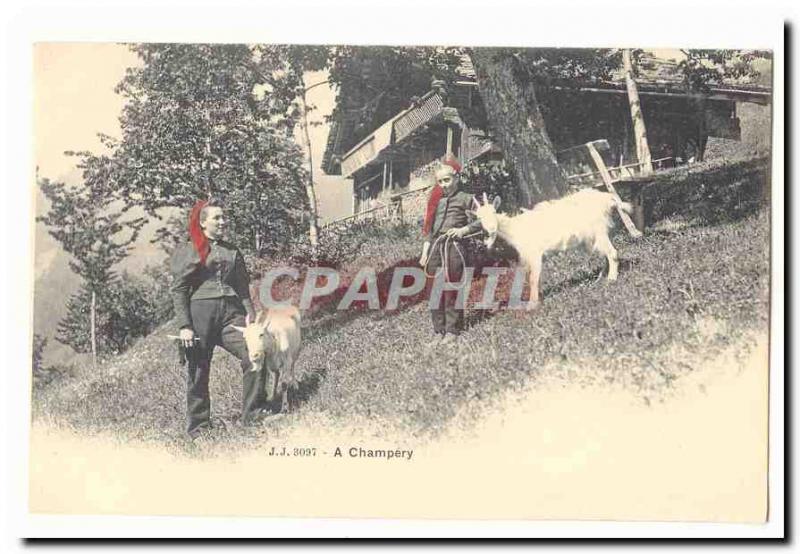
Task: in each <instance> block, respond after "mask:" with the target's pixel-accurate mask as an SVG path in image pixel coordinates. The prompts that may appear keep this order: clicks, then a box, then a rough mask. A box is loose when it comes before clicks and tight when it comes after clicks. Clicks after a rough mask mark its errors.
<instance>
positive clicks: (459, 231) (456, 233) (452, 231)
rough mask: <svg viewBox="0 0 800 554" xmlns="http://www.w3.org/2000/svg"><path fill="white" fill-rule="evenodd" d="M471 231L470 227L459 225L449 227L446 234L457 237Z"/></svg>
mask: <svg viewBox="0 0 800 554" xmlns="http://www.w3.org/2000/svg"><path fill="white" fill-rule="evenodd" d="M467 233H469V227H467V226H464V227H459V228H458V229H448V230H447V231H446V232H445V236H447V237H455V238H459V239H460V238H462V237H463V236H464V235H466V234H467Z"/></svg>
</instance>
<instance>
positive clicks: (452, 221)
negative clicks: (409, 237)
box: [427, 189, 481, 241]
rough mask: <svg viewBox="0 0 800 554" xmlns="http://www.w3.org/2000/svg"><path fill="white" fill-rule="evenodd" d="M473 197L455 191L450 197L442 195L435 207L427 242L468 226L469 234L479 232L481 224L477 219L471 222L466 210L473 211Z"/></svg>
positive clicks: (457, 190)
mask: <svg viewBox="0 0 800 554" xmlns="http://www.w3.org/2000/svg"><path fill="white" fill-rule="evenodd" d="M473 198H474V197H473V196H472V195H471V194H470V193H468V192H464V191H462V190H459V189H456V190H455V191H454V192H452V193H451V194H450V195H446V194H444V195H442V198H441V200H439V204H438V205H437V206H436V213H435V214H434V216H433V225H431V231H430V234H429V235H428V236H427V239H428V240H431V241H432V240H434V239H435V238H436V237H437V236H439V235H441V234H442V233H444V232H446V231H448V230H449V229H454V228H455V229H457V228H459V227H463V226H465V225H469V232H470V233H474V232H477V231H480V230H481V222H480V221H478V220H477V219H475V220H472V219H471V218H470V217H469V216H468V215H467V210H471V209H473V206H472V199H473Z"/></svg>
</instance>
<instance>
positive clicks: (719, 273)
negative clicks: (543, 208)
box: [34, 164, 770, 443]
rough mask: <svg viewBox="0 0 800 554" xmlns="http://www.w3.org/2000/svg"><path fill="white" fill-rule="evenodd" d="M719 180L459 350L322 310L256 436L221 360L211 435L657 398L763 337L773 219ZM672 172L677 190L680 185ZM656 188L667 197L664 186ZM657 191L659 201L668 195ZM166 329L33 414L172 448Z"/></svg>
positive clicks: (411, 318)
mask: <svg viewBox="0 0 800 554" xmlns="http://www.w3.org/2000/svg"><path fill="white" fill-rule="evenodd" d="M720 167H722V169H719V167H718V168H717V170H718V174H719V175H718V177H719V178H718V179H717V181H719V182H722V183H723V185H724V188H723V185H720V186H716V185H714V183H715V182H716V181H715V178H711V177H708V176H706V177H703V179H704V181H703V183H704V184H703V186H702V187H700V186H697V187H695V188H693V189H692V190H695V189H696V190H697V194H701V195H703V196H704V197H708V198H710V199H711V200H709V203H710V205H713V209H708V210H705V209H700V207H699V204H691V203H690V202H686V200H687V198H686V197H685V196H684V197H682V198H683V201H684V204H683V205H685V206H687V207H689V208H691V209H687V210H684V211H685V212H686V213H685V214H681V213H680V212H681V210H679V209H674V207H673V208H672V209H668V206H665V205H660V204H658V203H655V205H654V206H653V213H654V214H656V215H657V216H658V219H659V221H657V222H656V224H655V225H654V226H653V227H652V228H651V229H650V230H649V231H648V233H647V234H646V235H645V237H644V238H642V239H639V240H635V241H634V240H631V239H630V238H628V237H627V236H626V235H623V234H617V235H616V236H615V237H614V239H613V240H614V243H615V244H616V245H617V247H618V249H619V252H620V259H621V263H620V278H619V280H618V281H617V282H616V283H614V284H606V283H605V281H604V280H597V277H598V276H599V275H600V274H601V272H602V270H603V265H604V262H603V260H602V259H600V258H599V257H597V256H589V255H587V254H585V253H583V252H580V251H576V252H569V253H566V254H557V255H553V256H550V257H548V258H546V260H545V264H544V270H543V277H542V291H543V303H542V306H541V308H539V309H538V310H536V311H534V312H512V311H501V312H498V313H496V314H488V313H482V312H477V311H471V312H470V314H469V319H470V320H471V322H472V326H471V327H470V328H469V329H468V330H467V331H466V332H465V333H464V335H463V337H462V340H461V341H459V343H458V344H453V345H448V346H446V347H443V348H438V349H437V348H432V347H431V346H430V339H431V338H432V333H431V325H430V318H429V314H428V312H427V310H426V306H425V304H424V302H415V301H412V302H409V303H406V304H405V305H403V306H401V309H399V310H398V311H395V312H385V311H355V312H354V311H348V312H331V313H326V314H325V315H324V316H321V314H322V312H318V313H317V316H316V317H311V318H309V320H308V321H307V322H306V324H305V329H304V333H305V344H304V349H303V352H302V353H301V356H300V359H299V361H298V368H299V370H300V372H301V373H302V375H303V378H302V386H301V398H302V401H301V407H300V409H299V410H298V412H297V413H294V414H290V415H289V416H280V417H276V418H273V419H272V420H271V421H269V422H268V423H267V424H266V425H265V426H264V427H262V428H258V429H243V428H241V427H239V426H238V425H236V423H235V422H236V419H237V418H238V413H239V409H240V408H239V406H240V395H241V384H240V377H239V371H240V370H239V368H238V363H236V361H235V360H234V359H233V358H232V357H231V356H229V355H227V354H226V353H224V352H223V351H221V350H219V351H218V352H217V353H216V354H215V361H214V368H213V372H212V383H211V386H212V409H213V412H214V415H215V421H216V422H217V428H218V431H217V435H216V436H217V438H218V439H220V440H223V441H225V442H230V440H236V441H249V440H255V441H259V440H263V439H264V438H265V437H274V436H275V434H276V433H280V432H281V429H282V428H283V429H285V428H287V427H288V426H291V425H292V421H293V420H294V419H296V418H302V417H309V416H320V417H323V416H324V418H325V420H326V421H327V422H328V423H329V424H330V425H337V422H338V423H341V424H352V423H353V421H366V422H370V423H372V424H374V425H375V426H376V427H381V426H385V427H387V428H388V427H401V428H403V429H404V430H406V431H408V432H411V433H415V434H417V435H419V436H435V435H436V434H437V433H439V432H441V431H443V430H444V429H445V428H446V426H447V424H448V422H449V421H451V420H452V418H453V416H454V415H455V414H456V413H458V412H462V413H463V412H464V409H468V408H469V407H470V406H474V408H475V415H476V416H479V415H480V409H481V406H482V405H483V404H482V402H483V401H486V400H490V399H491V398H492V397H493V396H495V395H497V394H499V393H501V392H502V391H505V390H508V389H509V388H515V387H521V386H525V387H530V386H534V387H535V386H536V382H537V380H539V379H545V378H546V379H548V380H550V381H552V379H557V380H558V379H561V380H564V381H565V382H570V383H573V384H576V385H584V384H585V385H600V386H605V385H608V384H613V385H614V386H622V387H623V388H624V389H625V390H627V391H629V393H630V394H631V395H633V396H634V397H635V398H639V399H641V401H642V402H644V403H645V404H648V403H651V402H658V401H665V400H666V399H668V398H669V396H670V394H671V390H672V389H673V387H674V384H675V383H676V381H679V380H680V379H682V378H683V377H684V376H686V375H688V374H691V373H692V372H694V371H696V369H697V368H698V367H700V365H702V362H703V360H705V359H708V358H709V357H713V356H714V355H715V354H716V353H718V352H719V351H721V350H722V349H724V348H726V347H728V346H730V345H731V344H734V343H736V342H737V341H738V340H739V339H740V338H742V337H743V336H744V335H745V334H751V333H752V332H756V333H757V334H758V335H759V336H762V335H765V334H766V332H767V329H768V315H769V310H768V306H769V232H770V229H769V212H768V210H767V209H766V208H760V209H756V208H755V203H752V202H746V201H747V200H748V199H753V198H757V197H758V194H759V193H758V191H760V190H761V188H762V185H763V183H762V182H759V181H760V180H761V179H762V178H763V171H762V172H756V173H755V174H754V173H753V172H749V173H748V172H747V171H744V172H742V171H739V170H737V171H739V174H741V175H744V177H742V179H740V181H741V182H739V181H736V180H735V179H733V180H731V178H730V172H731V171H732V169H731V168H732V167H733V166H731V164H723V166H720ZM747 167H750V166H747ZM712 169H713V168H712ZM739 169H741V168H739ZM712 173H713V172H712ZM712 173H708V174H707V175H711V174H712ZM679 174H680V175H682V177H680V179H683V181H682V183H683V184H685V181H686V179H687V177H686V175H687V173H686V172H685V171H684V172H683V173H680V172H679ZM698 175H700V173H698V172H693V173H691V174H690V175H689V180H691V179H698V178H699V177H698ZM714 175H717V174H714ZM753 175H756V176H757V177H758V176H760V177H758V178H756V177H754V176H753ZM657 185H658V187H662V186H666V185H665V181H663V180H662V182H661V183H659V184H657ZM659 190H660V192H661V194H659V197H668V196H669V195H668V194H665V193H664V191H663V189H659ZM709 191H711V192H714V191H717V192H722V195H721V196H720V195H716V194H709ZM748 191H749V192H748ZM720 197H724V198H727V199H729V202H734V203H735V205H736V206H738V207H739V208H740V209H733V207H731V206H732V205H731V206H729V208H730V209H725V213H727V214H729V215H731V216H732V217H729V218H727V219H721V218H720V209H721V208H720V206H723V207H724V206H725V204H724V203H723V204H721V203H720ZM704 216H707V217H706V218H705V219H703V217H704ZM418 247H419V237H418V235H417V234H416V231H410V230H408V229H402V230H400V232H398V233H397V234H396V235H394V236H391V237H389V236H380V237H376V238H375V240H374V241H373V242H372V243H370V244H368V245H367V247H366V248H364V249H363V252H364V254H363V256H362V257H361V258H359V259H357V260H355V261H354V262H353V263H352V264H350V267H349V270H350V272H351V273H352V272H353V270H354V269H355V268H357V267H361V266H363V265H369V264H374V263H375V262H376V260H378V259H383V260H385V261H384V262H383V263H384V265H393V264H392V263H391V262H395V263H396V262H397V260H405V262H404V264H411V263H413V259H414V256H415V255H416V254H417V251H418ZM377 252H380V253H381V256H376V253H377ZM419 300H421V299H419ZM172 331H173V329H172V327H171V326H169V325H167V326H164V327H163V328H161V329H159V330H158V331H157V332H155V333H154V334H152V335H151V336H149V337H147V338H146V339H143V340H141V341H140V342H139V343H137V344H136V345H135V346H134V347H133V348H132V349H131V350H129V351H128V352H126V353H125V354H124V355H123V356H120V357H119V358H117V359H115V360H113V361H111V362H110V363H108V364H106V365H104V366H103V367H101V368H99V369H98V371H97V372H96V373H92V372H91V370H90V369H88V368H87V369H84V370H83V371H84V372H83V373H82V374H81V375H79V376H78V377H77V378H76V379H74V380H73V381H71V382H66V383H61V384H59V385H58V386H57V387H51V388H50V389H49V390H47V391H45V392H44V393H43V394H41V396H38V397H37V398H36V399H35V400H36V401H35V403H34V408H35V416H36V417H38V418H41V419H43V420H45V421H46V422H50V423H57V424H66V425H69V426H74V427H77V428H80V429H84V430H111V431H114V432H115V433H119V434H121V435H123V436H126V437H137V438H142V439H148V440H149V439H158V440H164V441H166V442H170V443H171V442H176V441H181V440H182V431H183V418H184V402H185V399H184V384H183V371H184V370H183V368H182V367H181V366H179V365H178V363H177V353H176V351H175V346H174V344H172V343H171V341H169V340H167V339H166V337H165V335H166V334H167V333H168V332H172ZM576 368H581V369H576Z"/></svg>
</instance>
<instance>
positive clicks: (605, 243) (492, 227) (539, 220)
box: [473, 189, 632, 309]
mask: <svg viewBox="0 0 800 554" xmlns="http://www.w3.org/2000/svg"><path fill="white" fill-rule="evenodd" d="M617 202H618V200H617V199H616V198H615V197H614V196H613V195H611V194H609V193H606V192H600V191H597V190H593V189H583V190H580V191H578V192H575V193H572V194H569V195H567V196H564V197H563V198H559V199H557V200H550V201H547V202H540V203H538V204H536V206H534V208H533V209H532V210H524V211H523V212H522V213H521V214H519V215H517V216H514V217H509V216H507V215H505V214H501V213H497V208H498V207H499V206H500V197H499V196H498V197H495V198H494V201H493V202H492V203H489V201H488V199H487V198H486V193H484V195H483V205H481V204H479V203H478V202H477V201H476V200H473V207H474V209H475V211H474V215H475V216H476V217H477V218H478V220H479V221H480V222H481V225H482V227H483V229H484V231H486V233H487V234H488V235H489V236H488V237H487V238H486V241H485V243H486V246H487V248H491V247H492V245H493V244H494V241H495V240H496V239H497V237H498V236H499V237H502V238H503V240H505V241H506V242H508V243H509V244H510V245H511V246H513V247H514V249H515V250H516V251H517V253H518V254H519V258H520V262H522V264H523V265H524V266H525V268H526V269H527V270H528V271H529V272H530V274H529V277H528V280H529V284H530V289H531V293H530V300H529V301H528V308H529V309H531V308H535V307H536V306H537V305H538V304H539V276H540V274H541V271H542V257H543V256H544V254H545V253H546V252H550V251H555V250H566V249H568V248H571V247H573V246H577V245H580V244H583V245H585V246H586V247H588V248H589V250H595V251H597V252H599V253H601V254H603V255H604V256H605V257H606V259H607V260H608V280H609V281H614V280H616V279H617V271H618V269H617V268H618V262H617V250H616V249H615V248H614V245H613V244H611V239H610V238H609V237H608V229H609V227H610V226H611V210H612V209H613V208H614V207H615V206H616V204H617ZM621 208H622V209H623V210H625V211H627V212H628V213H630V212H631V211H632V206H631V205H630V204H629V203H627V202H622V203H621Z"/></svg>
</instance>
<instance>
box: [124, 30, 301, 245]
mask: <svg viewBox="0 0 800 554" xmlns="http://www.w3.org/2000/svg"><path fill="white" fill-rule="evenodd" d="M131 48H132V49H133V51H134V52H136V54H137V55H138V56H139V57H140V59H141V60H142V65H141V66H140V67H135V68H131V69H129V70H128V71H127V73H126V75H125V78H124V79H123V80H122V82H121V83H120V84H119V85H118V87H117V92H118V93H120V94H121V95H122V96H123V97H124V98H125V100H126V103H125V106H124V108H123V112H122V116H121V119H120V122H121V128H122V137H121V139H120V140H119V141H118V142H117V143H116V144H115V145H113V147H114V156H113V159H114V165H115V180H114V185H115V193H116V195H117V196H118V197H124V198H128V199H129V200H130V201H131V202H134V203H136V204H138V205H140V206H141V207H142V208H144V210H145V211H146V212H147V213H148V214H150V215H156V213H157V210H159V209H161V208H183V209H188V208H189V207H190V206H191V205H193V204H194V202H195V201H196V200H197V199H199V198H206V197H208V196H209V195H213V196H214V197H215V198H216V199H218V200H219V201H220V202H221V203H222V204H223V205H224V206H225V207H226V208H227V210H226V211H227V216H228V222H229V226H228V227H229V232H230V234H231V237H230V238H231V239H232V240H233V241H234V242H236V243H237V245H238V246H239V247H240V248H242V249H243V250H245V251H247V252H251V253H258V254H260V255H267V254H271V253H273V252H275V251H278V250H280V249H281V247H282V245H283V243H284V242H285V241H284V238H285V237H287V236H291V235H294V234H297V233H300V232H302V231H303V230H304V222H305V221H306V219H307V217H308V204H307V201H306V199H305V194H304V188H303V187H304V179H305V170H304V168H303V165H302V163H303V156H302V152H301V150H300V148H299V147H298V146H297V145H296V144H295V143H294V141H293V140H292V139H293V132H294V128H295V124H296V122H297V118H298V117H299V115H300V110H299V107H298V105H297V102H296V100H297V97H298V94H300V93H301V92H302V87H303V81H302V73H298V72H297V71H296V70H295V69H294V65H292V64H293V63H294V62H293V61H292V59H291V58H290V57H288V56H287V50H286V47H281V46H270V45H264V46H248V45H228V44H139V45H133V46H132V47H131ZM306 54H307V55H309V56H310V51H309V52H306ZM184 221H185V219H184ZM184 237H185V230H178V229H176V228H175V227H174V226H166V227H164V228H162V229H161V232H160V233H159V238H160V239H164V238H170V239H172V240H181V239H183V238H184Z"/></svg>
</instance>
